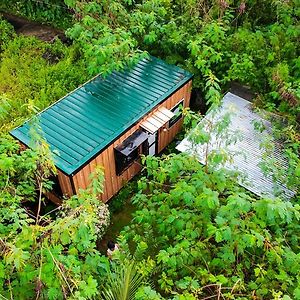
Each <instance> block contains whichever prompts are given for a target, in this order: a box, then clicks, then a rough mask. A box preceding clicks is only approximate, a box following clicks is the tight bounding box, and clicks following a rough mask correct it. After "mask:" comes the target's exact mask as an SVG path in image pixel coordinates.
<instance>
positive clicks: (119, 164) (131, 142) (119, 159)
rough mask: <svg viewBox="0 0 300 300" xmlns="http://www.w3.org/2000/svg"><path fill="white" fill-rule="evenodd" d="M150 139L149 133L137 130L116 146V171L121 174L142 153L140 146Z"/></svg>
mask: <svg viewBox="0 0 300 300" xmlns="http://www.w3.org/2000/svg"><path fill="white" fill-rule="evenodd" d="M147 139H148V134H147V133H146V132H144V131H142V130H137V131H135V132H134V133H133V134H132V135H131V136H130V137H128V138H127V139H126V140H124V141H123V143H121V144H120V145H118V146H117V147H116V148H115V164H116V173H117V175H118V176H119V175H121V174H122V173H123V172H124V171H125V170H126V169H127V168H129V167H130V166H131V165H132V164H133V163H134V162H135V161H136V160H137V159H138V158H139V155H140V148H141V147H140V146H141V145H142V144H143V143H145V142H146V141H147Z"/></svg>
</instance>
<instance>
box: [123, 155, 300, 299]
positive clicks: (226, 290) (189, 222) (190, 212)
mask: <svg viewBox="0 0 300 300" xmlns="http://www.w3.org/2000/svg"><path fill="white" fill-rule="evenodd" d="M146 167H147V177H145V178H143V179H142V180H141V181H140V183H139V184H140V192H139V193H138V194H137V195H136V196H135V199H134V202H135V204H136V205H137V206H138V208H139V210H138V211H137V212H136V213H135V218H134V224H133V225H131V226H130V227H129V228H128V229H127V230H126V231H125V232H124V233H123V234H124V235H125V237H126V238H127V239H128V240H130V241H131V240H133V241H135V242H136V243H141V242H144V243H146V245H148V252H147V253H148V255H150V257H152V258H153V259H154V260H155V263H156V267H155V270H154V277H153V278H155V283H156V284H157V285H158V286H159V290H160V291H161V292H162V293H163V294H165V295H170V294H171V293H174V292H177V293H184V294H187V293H188V294H189V295H191V297H190V298H188V299H198V298H201V297H204V296H210V295H214V294H215V295H216V297H217V295H218V292H219V291H220V292H221V293H222V294H223V296H224V297H229V298H230V297H233V298H239V299H249V298H250V297H251V296H252V297H258V298H260V299H261V298H263V299H271V298H272V299H273V298H274V299H281V298H280V297H282V296H283V295H289V296H290V297H295V299H298V298H299V297H300V282H299V266H300V256H299V255H300V248H299V242H300V241H299V237H300V225H299V219H300V207H299V205H296V204H295V205H294V204H293V203H291V202H284V201H281V200H279V199H277V200H271V199H255V198H253V197H252V196H251V195H250V194H248V193H246V192H245V191H243V190H242V189H240V188H238V187H237V186H236V183H235V182H234V181H232V176H229V175H230V174H228V173H226V172H225V171H224V170H222V169H220V170H218V171H216V170H214V169H213V168H211V169H208V170H206V169H205V168H204V167H202V166H201V165H200V164H199V163H198V162H197V160H195V159H194V158H191V157H187V156H184V155H172V156H168V157H165V158H164V159H159V158H154V157H149V158H148V159H147V160H146ZM192 295H193V297H192ZM276 297H277V298H276ZM155 299H157V298H155ZM159 299H160V298H159ZM183 299H185V298H183ZM230 299H231V298H230ZM286 299H289V298H286Z"/></svg>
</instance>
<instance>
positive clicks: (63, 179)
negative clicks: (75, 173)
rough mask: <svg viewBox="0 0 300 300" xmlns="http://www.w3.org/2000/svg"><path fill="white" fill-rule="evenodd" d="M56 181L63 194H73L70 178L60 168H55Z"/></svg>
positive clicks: (68, 195)
mask: <svg viewBox="0 0 300 300" xmlns="http://www.w3.org/2000/svg"><path fill="white" fill-rule="evenodd" d="M57 177H58V182H59V185H60V187H61V190H62V192H63V194H64V195H66V196H67V197H70V196H72V195H73V190H72V185H71V179H70V177H69V176H68V175H65V174H64V173H63V172H61V171H60V170H57Z"/></svg>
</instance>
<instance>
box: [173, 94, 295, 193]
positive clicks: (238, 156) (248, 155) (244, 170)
mask: <svg viewBox="0 0 300 300" xmlns="http://www.w3.org/2000/svg"><path fill="white" fill-rule="evenodd" d="M227 113H230V124H229V127H228V128H227V131H228V132H229V134H238V135H239V136H240V139H239V140H238V141H237V142H236V143H231V144H229V145H228V146H227V145H226V144H225V143H226V141H225V139H226V138H225V139H224V140H223V141H220V138H218V137H217V136H216V134H215V133H213V134H212V136H211V141H210V143H209V146H208V147H209V148H208V152H209V153H211V152H212V151H215V150H217V151H218V150H219V149H222V148H225V149H226V150H227V151H228V152H229V153H233V154H234V155H233V157H232V161H231V162H230V163H229V162H228V163H226V164H225V166H224V167H225V168H227V169H229V170H235V171H238V172H240V174H241V176H240V177H239V183H240V185H242V186H243V187H245V188H246V189H248V190H250V191H251V192H253V193H255V194H256V195H259V196H262V195H266V196H269V197H272V198H274V197H275V196H277V193H278V192H279V193H280V192H281V196H283V198H291V197H292V196H293V195H294V192H293V191H290V190H289V189H287V188H286V187H285V186H284V185H283V184H281V183H280V182H276V183H274V182H273V178H272V176H271V175H269V176H268V175H266V174H264V172H263V171H262V170H261V163H262V162H263V156H264V155H265V154H266V153H268V152H266V151H268V149H266V148H265V147H264V146H263V144H264V143H265V142H266V141H270V142H272V144H273V146H274V147H272V149H271V153H270V155H271V157H272V159H274V160H275V162H276V164H278V166H279V167H280V168H285V167H286V166H287V161H286V159H285V158H284V155H283V152H282V147H281V145H280V143H279V142H278V141H276V140H274V138H273V136H272V126H271V123H270V122H269V121H267V120H266V119H264V118H263V117H261V116H260V115H259V114H258V113H256V112H254V111H253V110H252V106H251V103H250V102H248V101H247V100H245V99H243V98H241V97H238V96H236V95H234V94H232V93H227V94H226V95H225V96H224V98H223V100H222V106H221V107H220V109H219V110H218V111H217V112H214V113H212V112H210V113H208V114H207V115H206V117H205V118H204V119H203V121H201V125H203V124H205V122H211V123H212V124H216V123H217V122H218V120H220V119H221V118H222V117H223V116H224V115H225V114H227ZM202 122H203V123H202ZM255 123H256V124H261V125H263V126H264V128H265V130H263V131H262V132H260V131H258V130H256V129H255V127H254V126H255ZM177 149H178V150H179V151H181V152H187V153H191V154H193V155H196V156H197V158H198V159H199V161H200V162H201V163H202V164H205V154H206V153H205V152H206V144H205V145H200V144H199V145H193V144H192V142H191V141H190V140H189V138H188V137H187V138H185V139H184V140H183V141H182V142H181V143H180V144H179V145H178V146H177ZM278 188H279V190H278Z"/></svg>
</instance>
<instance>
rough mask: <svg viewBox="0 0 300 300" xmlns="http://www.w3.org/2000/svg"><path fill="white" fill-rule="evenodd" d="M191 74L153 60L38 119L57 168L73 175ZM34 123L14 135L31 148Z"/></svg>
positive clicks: (99, 82) (90, 86) (92, 85)
mask: <svg viewBox="0 0 300 300" xmlns="http://www.w3.org/2000/svg"><path fill="white" fill-rule="evenodd" d="M191 77H192V75H191V74H190V73H188V72H187V71H185V70H183V69H181V68H179V67H176V66H174V65H169V64H167V63H166V62H164V61H162V60H160V59H157V58H154V57H150V58H147V59H143V60H141V61H140V62H139V63H138V64H137V65H136V66H135V67H133V68H132V69H131V70H128V71H124V72H113V73H112V74H111V75H110V76H108V77H107V78H105V79H103V78H102V77H101V76H100V75H99V76H97V77H95V78H93V79H92V80H91V81H89V82H87V83H85V84H84V85H83V86H81V87H79V88H78V89H76V90H75V91H73V92H72V93H70V94H68V95H67V96H65V97H64V98H62V99H61V100H59V101H58V102H56V103H55V104H54V105H52V106H50V107H48V108H47V109H46V110H44V111H43V112H41V113H40V114H39V115H38V120H39V124H40V126H41V129H42V131H43V133H44V138H45V139H46V141H47V142H48V144H49V145H50V148H51V150H52V151H53V150H56V151H55V153H57V154H55V155H54V159H55V163H56V166H57V167H58V168H59V169H61V170H62V171H63V172H65V173H67V174H72V173H73V172H75V171H76V170H78V169H79V168H80V167H81V166H82V165H84V164H85V163H86V162H87V161H89V160H90V159H91V158H92V157H93V156H95V155H96V154H97V153H99V152H100V151H101V150H102V149H104V148H105V147H106V146H107V145H109V144H110V143H111V142H112V141H113V140H115V139H116V138H117V137H118V136H120V135H121V134H122V133H123V132H124V131H126V129H127V128H129V127H131V126H132V125H133V124H134V123H135V122H136V121H138V120H139V119H140V118H142V117H143V116H144V115H145V114H147V113H148V112H149V111H151V110H152V109H153V108H154V107H155V106H156V105H157V104H159V103H160V102H161V101H163V100H164V99H166V98H167V97H169V96H170V95H171V94H172V93H173V92H175V91H176V90H177V89H178V88H179V87H181V86H182V85H184V84H185V83H186V82H187V81H189V80H190V79H191ZM29 130H30V122H25V123H24V124H23V125H22V126H20V127H18V128H16V129H14V130H13V131H11V134H12V135H13V136H14V137H16V138H17V139H19V140H20V141H21V142H22V143H24V144H26V145H27V146H29V144H30V133H29Z"/></svg>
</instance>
